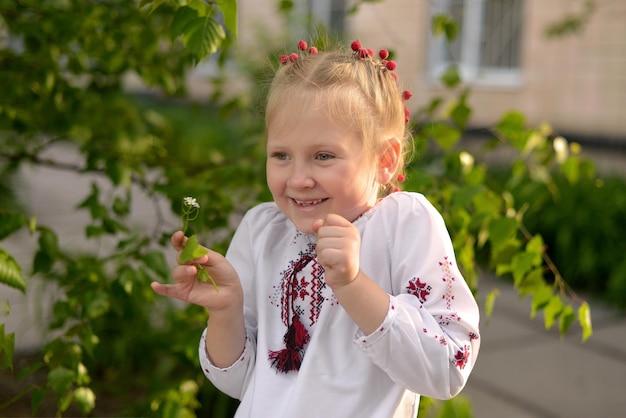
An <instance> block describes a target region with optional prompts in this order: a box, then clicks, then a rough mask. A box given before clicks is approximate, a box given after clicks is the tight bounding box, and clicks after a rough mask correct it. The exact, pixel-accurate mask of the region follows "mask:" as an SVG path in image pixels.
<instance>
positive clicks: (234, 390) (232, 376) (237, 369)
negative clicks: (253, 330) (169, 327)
mask: <svg viewBox="0 0 626 418" xmlns="http://www.w3.org/2000/svg"><path fill="white" fill-rule="evenodd" d="M254 352H255V349H254V343H253V341H252V339H251V338H250V337H246V345H245V347H244V350H243V353H241V356H239V359H238V360H237V361H236V362H235V363H233V364H232V365H231V366H229V367H226V368H219V367H216V366H214V365H213V363H211V360H210V359H209V356H208V354H207V352H206V329H205V330H204V331H203V332H202V336H201V337H200V346H199V347H198V356H199V358H200V367H202V372H203V373H204V375H205V376H206V377H207V379H209V380H210V381H211V383H213V384H214V385H215V387H217V388H218V389H219V390H221V391H222V392H224V393H225V394H227V395H228V396H231V397H233V398H236V399H241V396H242V395H243V390H242V388H243V387H244V386H245V385H244V384H243V382H245V381H246V380H247V375H248V374H249V373H248V369H249V365H250V364H251V363H254V357H255V353H254Z"/></svg>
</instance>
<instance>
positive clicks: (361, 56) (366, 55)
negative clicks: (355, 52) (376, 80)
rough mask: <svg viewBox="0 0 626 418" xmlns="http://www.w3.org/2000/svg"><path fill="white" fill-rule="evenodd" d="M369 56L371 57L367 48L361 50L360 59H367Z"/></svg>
mask: <svg viewBox="0 0 626 418" xmlns="http://www.w3.org/2000/svg"><path fill="white" fill-rule="evenodd" d="M368 56H369V53H368V52H367V49H365V48H361V49H359V57H360V58H367V57H368Z"/></svg>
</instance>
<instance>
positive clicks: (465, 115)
mask: <svg viewBox="0 0 626 418" xmlns="http://www.w3.org/2000/svg"><path fill="white" fill-rule="evenodd" d="M468 93H469V92H468V91H467V90H466V91H465V92H463V94H461V97H460V98H459V101H458V102H457V103H456V105H454V107H453V108H452V111H451V112H450V119H452V122H454V124H455V125H456V126H457V128H459V129H461V130H463V129H465V127H466V126H467V122H468V121H469V119H470V117H471V116H472V108H470V107H469V106H468V105H467V95H468Z"/></svg>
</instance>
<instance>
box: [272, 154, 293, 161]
mask: <svg viewBox="0 0 626 418" xmlns="http://www.w3.org/2000/svg"><path fill="white" fill-rule="evenodd" d="M272 158H276V159H277V160H281V161H282V160H286V159H288V158H289V156H288V155H287V154H286V153H284V152H274V153H272Z"/></svg>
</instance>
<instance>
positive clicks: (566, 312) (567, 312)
mask: <svg viewBox="0 0 626 418" xmlns="http://www.w3.org/2000/svg"><path fill="white" fill-rule="evenodd" d="M574 319H576V314H575V313H574V308H572V307H571V306H569V305H565V307H564V308H563V310H562V311H561V315H560V317H559V332H560V333H561V335H564V334H565V333H566V332H567V330H569V328H570V326H571V325H572V323H573V322H574Z"/></svg>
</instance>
